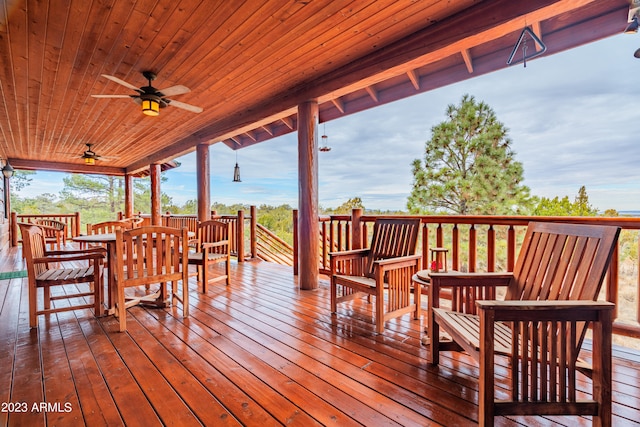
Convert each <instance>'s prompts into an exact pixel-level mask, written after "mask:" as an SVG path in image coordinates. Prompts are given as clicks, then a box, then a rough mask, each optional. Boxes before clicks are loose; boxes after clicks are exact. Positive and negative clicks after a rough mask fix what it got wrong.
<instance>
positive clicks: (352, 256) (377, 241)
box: [329, 218, 421, 333]
mask: <svg viewBox="0 0 640 427" xmlns="http://www.w3.org/2000/svg"><path fill="white" fill-rule="evenodd" d="M419 231H420V219H419V218H411V219H403V218H392V219H377V220H376V222H375V224H374V226H373V236H372V240H371V247H370V248H369V249H359V250H351V251H343V252H332V253H330V254H329V257H330V265H331V312H332V313H335V312H336V311H337V304H338V303H339V302H344V301H349V300H351V299H353V298H355V297H358V296H361V295H363V294H366V295H369V296H375V299H376V300H375V322H376V331H377V332H378V333H382V332H383V330H384V322H385V321H387V320H389V319H392V318H394V317H398V316H401V315H403V314H405V313H410V312H412V311H414V310H415V302H414V303H411V295H413V292H412V288H411V276H412V275H413V274H414V273H415V272H416V271H418V270H419V266H420V258H421V256H420V255H415V253H416V243H417V241H418V232H419ZM385 289H386V290H387V291H388V300H387V301H386V302H385V298H384V291H385ZM339 292H340V295H338V293H339ZM385 305H386V309H385Z"/></svg>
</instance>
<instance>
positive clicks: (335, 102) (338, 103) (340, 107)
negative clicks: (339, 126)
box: [331, 98, 344, 114]
mask: <svg viewBox="0 0 640 427" xmlns="http://www.w3.org/2000/svg"><path fill="white" fill-rule="evenodd" d="M331 102H332V103H333V105H335V107H336V108H337V109H338V110H339V111H340V112H341V113H342V114H344V102H342V100H340V98H334V99H332V100H331Z"/></svg>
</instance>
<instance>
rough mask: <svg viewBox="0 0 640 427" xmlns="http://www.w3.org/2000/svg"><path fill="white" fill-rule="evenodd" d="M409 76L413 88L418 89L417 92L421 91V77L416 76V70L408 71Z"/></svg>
mask: <svg viewBox="0 0 640 427" xmlns="http://www.w3.org/2000/svg"><path fill="white" fill-rule="evenodd" d="M407 76H409V80H411V84H412V85H413V87H414V88H416V90H420V77H419V76H418V74H416V70H409V71H407Z"/></svg>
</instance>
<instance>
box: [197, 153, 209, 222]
mask: <svg viewBox="0 0 640 427" xmlns="http://www.w3.org/2000/svg"><path fill="white" fill-rule="evenodd" d="M209 167H210V162H209V144H200V145H198V146H197V147H196V181H197V183H196V185H197V188H198V221H206V220H209V219H211V175H210V173H209Z"/></svg>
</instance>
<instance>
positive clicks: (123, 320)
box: [116, 286, 127, 332]
mask: <svg viewBox="0 0 640 427" xmlns="http://www.w3.org/2000/svg"><path fill="white" fill-rule="evenodd" d="M116 313H117V314H118V325H119V330H120V332H124V331H126V330H127V307H126V306H125V303H124V289H123V288H122V287H120V286H119V287H118V304H117V305H116Z"/></svg>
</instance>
